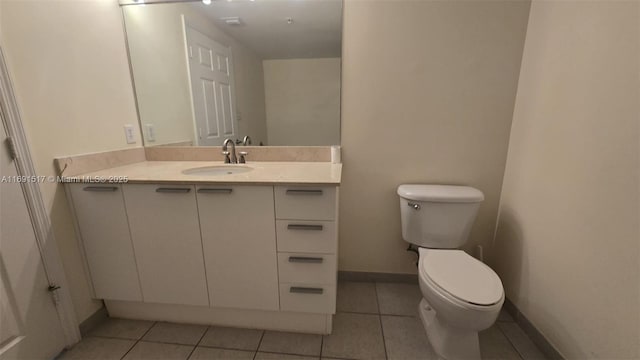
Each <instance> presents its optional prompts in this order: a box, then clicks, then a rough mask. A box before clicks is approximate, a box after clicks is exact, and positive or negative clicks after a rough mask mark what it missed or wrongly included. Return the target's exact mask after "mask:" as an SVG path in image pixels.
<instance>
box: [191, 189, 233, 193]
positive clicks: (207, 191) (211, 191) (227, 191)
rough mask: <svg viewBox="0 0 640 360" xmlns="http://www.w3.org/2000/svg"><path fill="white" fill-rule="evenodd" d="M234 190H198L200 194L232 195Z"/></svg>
mask: <svg viewBox="0 0 640 360" xmlns="http://www.w3.org/2000/svg"><path fill="white" fill-rule="evenodd" d="M232 192H233V189H198V193H199V194H231V193H232Z"/></svg>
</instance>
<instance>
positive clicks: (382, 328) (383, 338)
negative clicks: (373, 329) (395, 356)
mask: <svg viewBox="0 0 640 360" xmlns="http://www.w3.org/2000/svg"><path fill="white" fill-rule="evenodd" d="M373 284H374V286H375V289H376V302H377V303H378V322H379V323H380V332H381V333H382V347H384V358H385V359H389V354H387V340H386V339H385V337H384V327H383V326H382V314H381V313H380V297H379V296H378V283H377V282H374V283H373Z"/></svg>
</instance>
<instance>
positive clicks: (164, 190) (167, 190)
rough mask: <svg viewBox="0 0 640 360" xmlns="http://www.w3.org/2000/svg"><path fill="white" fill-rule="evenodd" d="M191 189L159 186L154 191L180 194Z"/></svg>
mask: <svg viewBox="0 0 640 360" xmlns="http://www.w3.org/2000/svg"><path fill="white" fill-rule="evenodd" d="M190 191H191V189H190V188H165V187H161V188H157V189H156V192H159V193H180V194H186V193H188V192H190Z"/></svg>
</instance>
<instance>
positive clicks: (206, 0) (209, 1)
mask: <svg viewBox="0 0 640 360" xmlns="http://www.w3.org/2000/svg"><path fill="white" fill-rule="evenodd" d="M202 3H203V4H205V5H211V0H202Z"/></svg>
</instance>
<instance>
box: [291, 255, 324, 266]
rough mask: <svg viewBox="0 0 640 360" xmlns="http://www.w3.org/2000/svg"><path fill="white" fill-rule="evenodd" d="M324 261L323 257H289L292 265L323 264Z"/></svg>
mask: <svg viewBox="0 0 640 360" xmlns="http://www.w3.org/2000/svg"><path fill="white" fill-rule="evenodd" d="M323 261H324V259H322V258H321V257H307V256H289V262H292V263H306V264H322V262H323Z"/></svg>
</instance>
